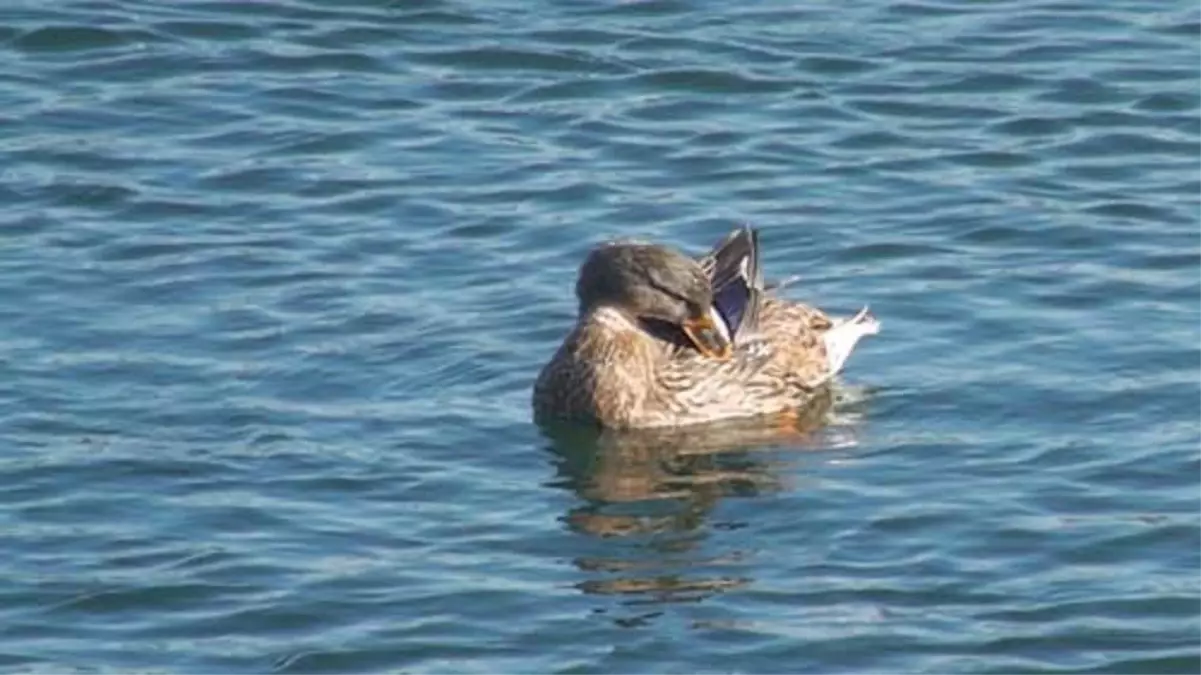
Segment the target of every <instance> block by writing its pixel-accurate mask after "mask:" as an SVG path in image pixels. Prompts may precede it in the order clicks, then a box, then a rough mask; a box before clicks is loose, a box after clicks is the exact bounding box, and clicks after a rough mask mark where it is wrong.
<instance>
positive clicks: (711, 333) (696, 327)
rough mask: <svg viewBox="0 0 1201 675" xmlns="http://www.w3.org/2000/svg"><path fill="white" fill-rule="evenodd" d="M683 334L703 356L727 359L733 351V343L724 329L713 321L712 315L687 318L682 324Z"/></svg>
mask: <svg viewBox="0 0 1201 675" xmlns="http://www.w3.org/2000/svg"><path fill="white" fill-rule="evenodd" d="M683 328H684V334H685V335H687V336H688V339H689V340H692V344H694V345H696V348H697V350H699V351H700V353H702V354H704V355H705V356H708V357H711V358H715V359H722V360H724V359H728V358H730V355H731V354H733V353H734V345H732V344H731V343H730V338H728V337H726V334H725V332H724V331H722V330H721V329H720V328H718V326H717V324H716V323H714V322H713V317H712V316H710V315H708V314H706V315H703V316H698V317H694V318H691V319H687V320H685V321H684V324H683Z"/></svg>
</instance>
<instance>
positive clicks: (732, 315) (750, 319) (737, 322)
mask: <svg viewBox="0 0 1201 675" xmlns="http://www.w3.org/2000/svg"><path fill="white" fill-rule="evenodd" d="M698 262H699V263H700V265H701V269H702V270H704V272H705V274H706V275H708V277H709V283H710V285H711V286H712V288H713V307H714V309H716V310H717V313H718V314H719V315H720V316H721V318H722V320H723V321H725V324H726V328H727V329H728V332H729V335H730V337H731V339H732V340H735V341H737V338H738V337H739V336H740V335H750V334H753V333H754V332H756V331H757V330H758V329H759V308H760V305H761V304H762V301H763V273H762V271H761V270H760V269H759V232H758V231H757V230H754V229H752V228H750V227H748V226H745V225H744V226H742V227H740V228H738V229H736V230H734V231H733V232H731V233H730V234H729V235H727V236H726V238H725V239H724V240H723V241H722V242H721V243H719V244H718V245H717V246H715V247H714V248H713V250H712V251H710V252H709V253H707V254H705V255H704V256H702V257H701V258H700V260H699V261H698Z"/></svg>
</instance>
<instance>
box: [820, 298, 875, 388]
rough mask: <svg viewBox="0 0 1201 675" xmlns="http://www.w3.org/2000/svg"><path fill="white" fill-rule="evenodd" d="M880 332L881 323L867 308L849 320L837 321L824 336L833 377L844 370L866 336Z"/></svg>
mask: <svg viewBox="0 0 1201 675" xmlns="http://www.w3.org/2000/svg"><path fill="white" fill-rule="evenodd" d="M879 332H880V322H879V320H877V319H876V317H874V316H872V313H871V311H869V310H868V308H867V307H866V306H864V308H863V309H861V310H859V313H858V314H856V315H855V316H853V317H851V318H849V319H842V320H837V321H835V322H834V326H833V327H831V328H830V329H829V330H827V331H826V332H825V333H824V334H823V335H822V340H823V341H824V342H825V343H826V359H827V363H828V364H829V369H830V370H829V372H830V374H831V375H833V374H835V373H838V372H839V371H841V370H842V367H843V365H845V364H846V362H847V358H849V357H850V356H851V352H852V351H854V349H855V345H856V344H858V343H859V340H860V339H861V338H862V337H863V336H865V335H875V334H876V333H879Z"/></svg>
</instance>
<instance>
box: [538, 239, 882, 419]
mask: <svg viewBox="0 0 1201 675" xmlns="http://www.w3.org/2000/svg"><path fill="white" fill-rule="evenodd" d="M794 280H795V279H789V280H785V281H782V282H778V283H775V284H770V285H769V284H766V283H765V282H764V280H763V274H762V270H761V267H760V252H759V231H758V229H756V228H752V227H750V226H747V225H743V226H740V227H737V228H735V229H734V230H733V231H731V232H730V233H729V234H728V235H727V236H726V237H725V238H724V239H722V240H721V241H719V242H717V244H716V245H714V246H713V247H712V248H711V249H710V250H709V251H708V252H707V253H705V254H703V255H700V256H696V257H693V256H690V255H688V254H686V253H684V252H683V251H681V250H679V249H677V248H674V247H671V246H668V245H665V244H660V243H652V242H647V241H642V240H636V239H627V240H614V241H607V242H603V243H601V244H599V245H597V246H595V247H593V248H592V250H591V251H590V252H589V253H588V255H587V256H586V257H585V259H584V261H583V264H582V265H581V266H580V268H579V273H578V276H577V279H576V284H575V295H576V298H577V300H578V312H577V315H576V321H575V325H574V326H573V327H572V328H571V329H570V330H569V332H568V333H567V335H566V336H565V337H564V338H563V340H562V343H561V344H560V345H559V347H558V349H557V351H555V353H554V355H553V356H552V357H551V358H550V360H549V361H548V362H547V363H546V364H545V366H544V367H543V368H542V370H541V371H540V372H539V374H538V377H537V379H536V381H535V383H534V386H533V396H532V399H533V400H532V403H533V408H534V416H535V419H536V420H538V421H539V422H568V423H571V422H578V423H586V424H590V425H592V426H595V427H601V428H604V429H617V430H621V429H630V430H633V429H655V428H665V427H684V426H691V425H697V424H707V423H711V422H717V421H722V420H732V419H738V418H753V417H759V416H765V415H766V416H771V415H775V414H789V413H792V414H795V413H796V412H797V411H800V410H803V409H804V408H805V406H806V405H807V404H809V403H811V402H813V401H814V400H815V399H818V398H820V397H821V396H822V395H823V392H827V390H828V387H829V385H830V383H831V381H832V380H833V378H834V377H835V376H836V375H837V374H839V373H840V372H841V371H842V370H843V368H844V366H845V364H846V362H847V360H848V358H849V357H850V355H851V352H852V351H853V350H854V349H855V347H856V345H857V344H858V343H859V341H860V340H861V339H862V338H863V337H865V336H868V335H876V334H878V332H879V330H880V325H881V324H880V322H879V320H877V319H876V317H875V316H874V315H873V314H872V313H871V311H870V310H869V308H868V306H866V305H865V306H864V307H863V308H862V309H861V310H859V312H858V313H856V314H855V315H853V316H850V317H842V318H836V317H831V316H830V315H828V314H827V313H826V312H824V311H822V310H821V309H818V308H817V307H814V306H812V305H810V304H806V303H803V302H798V301H794V300H790V299H786V298H784V297H782V296H781V295H780V291H781V290H783V288H784V287H785V286H786V285H788V284H789V283H791V282H792V281H794Z"/></svg>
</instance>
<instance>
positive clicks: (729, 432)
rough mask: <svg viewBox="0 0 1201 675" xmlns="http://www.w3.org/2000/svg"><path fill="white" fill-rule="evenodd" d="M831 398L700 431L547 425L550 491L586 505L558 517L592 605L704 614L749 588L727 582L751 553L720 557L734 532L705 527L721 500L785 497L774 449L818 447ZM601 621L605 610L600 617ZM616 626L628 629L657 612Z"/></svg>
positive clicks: (722, 526)
mask: <svg viewBox="0 0 1201 675" xmlns="http://www.w3.org/2000/svg"><path fill="white" fill-rule="evenodd" d="M833 398H834V395H833V394H832V393H831V392H830V391H829V390H828V389H827V391H826V392H825V393H824V394H822V395H821V396H819V397H818V398H817V399H816V400H814V401H813V402H812V404H811V405H809V406H806V407H805V408H804V409H803V410H801V411H793V412H790V413H788V414H785V415H774V416H773V417H772V419H770V420H764V419H761V418H755V419H747V420H741V421H739V422H724V423H715V424H708V425H703V426H695V427H676V428H670V429H656V430H638V431H620V432H619V431H613V430H605V431H600V430H592V429H588V430H582V429H580V428H579V427H576V428H574V429H573V428H568V427H563V426H553V425H543V433H544V434H545V435H546V436H547V437H548V438H549V439H550V441H551V450H552V452H553V453H554V454H555V456H556V463H557V465H558V476H557V480H556V481H555V484H556V485H557V486H559V487H564V488H568V489H570V490H571V491H572V492H573V493H574V494H575V495H576V496H577V497H578V498H579V499H580V501H581V502H582V503H580V504H579V505H577V506H575V507H573V508H571V509H569V510H568V512H567V514H566V515H565V516H564V517H563V522H564V524H565V525H566V527H567V528H568V529H569V530H570V531H572V532H575V533H577V534H581V535H585V538H584V539H583V540H582V541H581V548H582V550H583V552H582V553H581V554H580V555H578V556H577V557H576V558H574V560H573V562H574V563H575V565H576V566H577V567H578V568H579V569H580V570H583V571H585V572H588V573H590V574H593V575H594V576H593V578H589V579H587V580H585V581H582V582H580V583H579V584H577V586H578V588H580V590H582V591H583V592H585V593H589V594H599V595H616V596H621V597H622V604H623V605H626V606H646V605H660V604H662V603H673V602H699V601H701V600H704V599H705V598H707V597H710V596H712V595H714V594H716V593H720V592H724V591H728V590H731V589H734V588H738V587H741V586H744V585H746V584H748V583H750V582H751V579H749V578H747V577H746V576H743V575H740V574H736V573H734V574H731V573H730V572H731V570H737V569H738V568H740V567H743V564H744V562H745V560H746V558H747V557H748V556H749V555H750V552H748V551H746V550H740V549H739V548H737V544H735V545H734V546H733V547H731V546H729V545H727V546H726V547H724V549H725V550H721V549H722V548H723V547H722V546H721V543H720V539H718V538H717V536H716V535H715V532H717V531H722V532H723V533H725V534H726V535H727V536H726V537H722V538H723V539H730V538H735V539H736V535H733V534H732V533H731V531H733V530H737V529H739V528H740V526H741V525H740V524H739V523H737V522H729V521H726V522H709V521H710V519H711V516H712V514H713V512H714V510H715V508H716V507H717V506H718V504H719V503H720V502H721V500H722V499H723V498H725V497H755V496H759V495H764V494H770V493H774V492H778V491H780V490H782V489H784V488H786V487H787V486H786V484H785V483H784V478H783V477H784V476H785V475H786V472H784V471H781V470H780V469H781V465H782V464H785V463H787V460H786V455H782V454H781V453H779V452H763V450H764V449H767V448H777V449H779V448H783V447H792V448H800V449H813V448H820V447H823V446H826V447H828V445H827V444H826V443H825V442H824V441H825V438H824V437H823V436H822V434H821V433H820V432H819V430H820V429H822V428H823V425H824V424H825V423H826V422H828V421H829V417H830V413H831V408H832V401H833ZM601 611H603V610H601ZM646 611H647V613H645V614H642V615H638V616H635V617H633V618H620V619H617V620H616V621H617V622H618V623H619V624H623V625H631V624H638V623H642V622H645V621H647V620H650V619H652V618H654V617H655V616H657V615H658V614H659V612H658V611H657V610H655V609H653V608H646Z"/></svg>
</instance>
